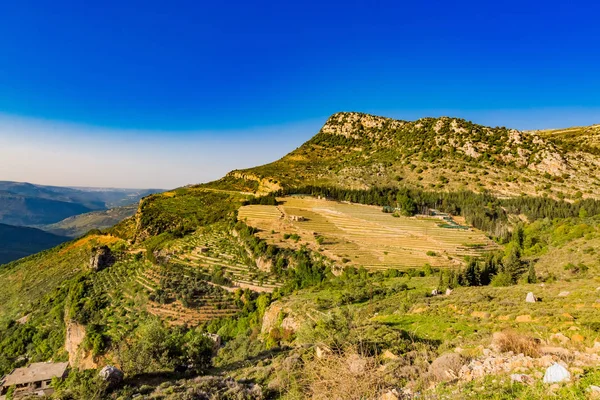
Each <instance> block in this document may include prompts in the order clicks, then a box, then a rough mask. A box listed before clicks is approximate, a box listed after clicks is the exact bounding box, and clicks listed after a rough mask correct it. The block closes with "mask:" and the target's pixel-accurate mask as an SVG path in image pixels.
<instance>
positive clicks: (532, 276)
mask: <svg viewBox="0 0 600 400" xmlns="http://www.w3.org/2000/svg"><path fill="white" fill-rule="evenodd" d="M527 283H537V276H536V274H535V267H534V266H533V264H529V272H528V273H527Z"/></svg>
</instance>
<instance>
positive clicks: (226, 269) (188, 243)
mask: <svg viewBox="0 0 600 400" xmlns="http://www.w3.org/2000/svg"><path fill="white" fill-rule="evenodd" d="M168 251H169V252H170V253H172V254H173V257H174V258H175V259H176V260H177V261H178V262H180V263H182V264H184V265H186V266H188V267H190V268H199V269H200V270H202V271H203V272H205V273H207V274H214V272H215V271H222V273H223V276H224V277H225V278H227V279H228V280H230V281H231V282H232V284H233V285H232V286H229V287H227V286H223V287H224V288H225V289H226V290H229V291H233V290H236V289H238V288H247V289H251V290H253V291H257V292H272V291H273V290H274V289H275V288H276V287H279V286H281V285H282V283H281V282H279V281H278V280H277V279H276V277H274V276H273V275H272V274H271V273H270V271H266V270H261V269H260V268H259V267H258V266H257V265H256V262H255V261H254V260H253V259H252V258H251V257H249V255H248V252H247V251H246V249H245V248H244V247H243V246H242V245H241V244H240V243H239V242H238V241H237V239H236V238H235V237H233V236H231V235H229V234H228V233H227V232H226V231H225V230H224V228H223V229H218V228H216V229H207V230H204V231H198V232H196V233H194V234H192V235H188V236H186V237H185V238H183V239H180V240H177V241H175V242H173V243H172V244H170V245H169V247H168ZM263 269H264V268H263Z"/></svg>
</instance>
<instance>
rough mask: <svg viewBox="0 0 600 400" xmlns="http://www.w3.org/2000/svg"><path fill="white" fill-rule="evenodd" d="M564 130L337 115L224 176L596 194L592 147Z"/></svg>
mask: <svg viewBox="0 0 600 400" xmlns="http://www.w3.org/2000/svg"><path fill="white" fill-rule="evenodd" d="M565 132H567V133H565V134H564V135H563V134H561V132H560V131H543V132H535V131H519V130H516V129H509V128H505V127H494V128H492V127H486V126H483V125H478V124H474V123H472V122H470V121H466V120H464V119H460V118H450V117H440V118H422V119H419V120H416V121H402V120H395V119H391V118H385V117H380V116H374V115H369V114H363V113H357V112H340V113H336V114H334V115H332V116H331V117H330V118H329V119H328V120H327V122H326V123H325V125H323V127H322V128H321V130H320V131H319V132H318V133H317V134H316V135H315V136H314V137H313V138H312V139H310V140H309V141H308V142H306V143H304V144H303V145H302V146H300V147H299V148H298V149H296V150H294V151H293V152H291V153H289V154H288V155H286V156H285V157H283V158H282V159H280V160H278V161H275V162H273V163H271V164H267V165H264V166H261V167H256V168H250V169H246V170H241V171H233V172H231V173H230V174H229V175H228V177H227V178H229V180H230V183H233V181H234V180H237V185H238V186H237V187H239V185H240V184H241V183H242V182H240V180H242V181H246V182H245V185H242V186H245V187H246V189H248V190H256V191H259V192H270V191H273V190H277V189H279V188H282V187H290V186H300V185H309V184H310V185H313V184H318V185H323V184H328V185H337V186H341V187H346V188H355V189H366V188H370V187H374V186H382V185H384V186H390V185H396V184H397V183H398V182H403V184H406V185H410V186H415V187H419V188H424V189H433V190H439V189H443V190H458V189H468V190H477V191H480V190H484V189H485V190H488V191H490V192H492V193H496V194H499V195H508V196H515V195H520V194H522V193H525V194H530V195H538V196H539V195H546V196H550V197H555V198H576V197H581V196H589V197H598V195H599V194H600V191H599V189H598V183H599V181H598V179H597V178H596V176H597V171H598V167H599V165H598V162H597V161H596V159H595V157H594V148H592V147H590V146H583V145H581V146H580V145H578V144H577V143H576V142H575V141H573V140H572V139H569V138H571V137H572V136H569V134H568V132H569V131H568V130H566V131H565ZM593 132H595V131H592V133H590V134H589V135H591V136H592V137H594V136H593V135H592V134H593ZM589 141H592V139H589V140H588V142H589ZM550 186H552V187H550Z"/></svg>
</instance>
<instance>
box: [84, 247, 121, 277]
mask: <svg viewBox="0 0 600 400" xmlns="http://www.w3.org/2000/svg"><path fill="white" fill-rule="evenodd" d="M114 263H115V257H114V255H113V254H112V253H111V251H110V249H109V248H108V246H100V247H94V248H92V255H91V257H90V264H89V266H90V269H91V270H92V271H101V270H103V269H104V268H108V267H110V266H112V265H113V264H114Z"/></svg>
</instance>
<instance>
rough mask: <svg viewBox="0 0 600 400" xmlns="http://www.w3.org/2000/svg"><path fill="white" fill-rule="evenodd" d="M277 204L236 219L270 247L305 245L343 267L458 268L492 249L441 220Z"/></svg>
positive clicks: (308, 201)
mask: <svg viewBox="0 0 600 400" xmlns="http://www.w3.org/2000/svg"><path fill="white" fill-rule="evenodd" d="M278 200H279V201H280V203H281V204H280V205H278V206H264V205H249V206H243V207H241V208H240V210H239V219H240V220H242V221H245V222H246V223H247V224H249V225H250V226H253V227H255V228H258V229H259V230H260V232H259V233H258V235H259V236H260V237H261V238H264V239H266V240H267V241H268V242H269V243H273V244H277V245H279V246H283V247H291V248H299V247H300V246H301V245H307V246H308V247H310V248H312V249H317V250H319V251H320V252H321V253H323V254H325V255H326V256H328V257H330V258H332V259H333V260H336V261H340V262H342V263H344V264H348V265H354V266H364V267H365V268H368V269H387V268H407V267H418V266H423V265H424V264H430V265H431V266H437V267H450V266H459V265H461V264H463V262H464V257H465V256H467V255H477V254H480V253H481V252H483V251H486V250H490V249H493V248H494V247H495V246H496V244H495V243H494V242H493V241H491V240H490V239H488V238H487V237H486V236H485V235H484V234H483V232H481V231H478V230H476V229H473V228H470V229H468V230H461V229H448V228H443V227H440V226H439V225H440V224H441V222H442V221H441V220H439V219H435V218H431V217H418V216H417V217H410V218H409V217H394V216H392V214H388V213H383V212H382V211H381V207H375V206H366V205H361V204H350V203H343V202H337V201H329V200H323V199H316V198H312V197H296V196H293V197H285V198H280V199H278ZM296 217H300V218H296ZM295 235H298V236H299V237H300V238H299V239H298V237H297V236H295Z"/></svg>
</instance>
